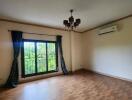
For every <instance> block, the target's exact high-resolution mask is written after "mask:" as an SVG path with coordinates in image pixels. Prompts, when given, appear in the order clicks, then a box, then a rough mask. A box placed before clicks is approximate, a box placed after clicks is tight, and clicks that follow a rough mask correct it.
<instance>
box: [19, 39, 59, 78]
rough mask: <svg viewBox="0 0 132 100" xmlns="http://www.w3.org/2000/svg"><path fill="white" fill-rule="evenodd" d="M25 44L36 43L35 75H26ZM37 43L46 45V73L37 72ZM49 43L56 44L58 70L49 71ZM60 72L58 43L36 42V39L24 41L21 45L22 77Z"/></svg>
mask: <svg viewBox="0 0 132 100" xmlns="http://www.w3.org/2000/svg"><path fill="white" fill-rule="evenodd" d="M24 42H34V43H35V44H34V45H35V73H32V74H25V59H24ZM37 42H38V43H46V71H45V72H37V57H36V55H37ZM48 43H55V54H56V69H55V70H51V71H48V52H47V44H48ZM53 72H58V48H57V42H56V41H49V40H34V39H22V44H21V77H22V78H25V77H31V76H37V75H43V74H48V73H53Z"/></svg>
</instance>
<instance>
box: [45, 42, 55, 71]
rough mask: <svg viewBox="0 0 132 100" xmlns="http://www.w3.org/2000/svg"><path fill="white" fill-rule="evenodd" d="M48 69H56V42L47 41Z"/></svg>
mask: <svg viewBox="0 0 132 100" xmlns="http://www.w3.org/2000/svg"><path fill="white" fill-rule="evenodd" d="M47 51H48V71H53V70H56V66H57V65H56V48H55V43H47Z"/></svg>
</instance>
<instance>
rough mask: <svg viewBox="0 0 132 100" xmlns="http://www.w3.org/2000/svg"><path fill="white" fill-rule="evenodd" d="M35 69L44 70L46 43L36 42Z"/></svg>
mask: <svg viewBox="0 0 132 100" xmlns="http://www.w3.org/2000/svg"><path fill="white" fill-rule="evenodd" d="M37 71H38V72H46V43H41V42H38V43H37Z"/></svg>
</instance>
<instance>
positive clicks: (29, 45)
mask: <svg viewBox="0 0 132 100" xmlns="http://www.w3.org/2000/svg"><path fill="white" fill-rule="evenodd" d="M24 61H25V62H24V64H25V75H28V74H33V73H35V43H34V42H24Z"/></svg>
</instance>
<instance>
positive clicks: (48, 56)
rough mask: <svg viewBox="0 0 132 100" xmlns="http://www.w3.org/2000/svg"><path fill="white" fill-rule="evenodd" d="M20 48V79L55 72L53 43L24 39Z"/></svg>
mask: <svg viewBox="0 0 132 100" xmlns="http://www.w3.org/2000/svg"><path fill="white" fill-rule="evenodd" d="M22 47H23V48H22V77H27V76H33V75H39V74H44V73H50V72H56V71H57V68H58V67H57V66H58V61H57V59H58V58H57V47H56V42H55V41H41V40H26V39H24V40H23V45H22Z"/></svg>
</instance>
